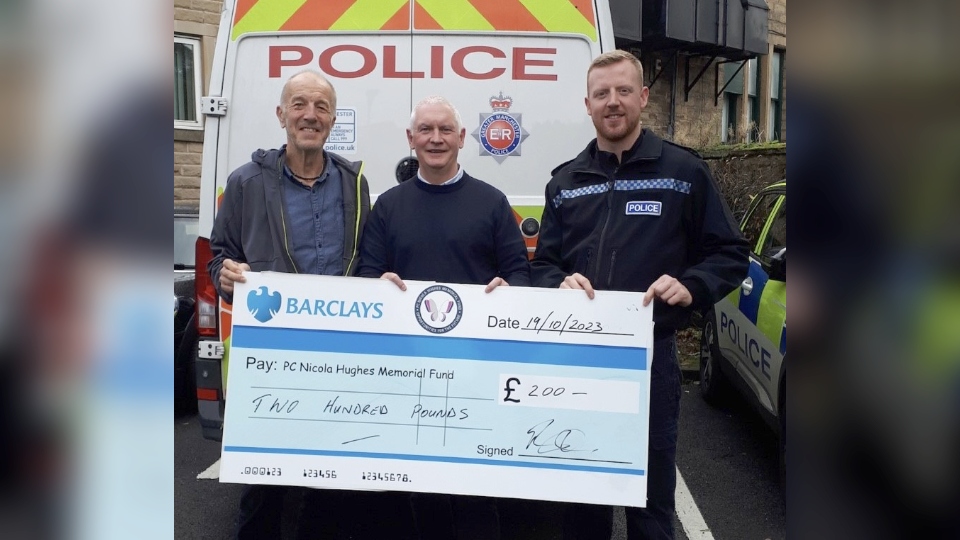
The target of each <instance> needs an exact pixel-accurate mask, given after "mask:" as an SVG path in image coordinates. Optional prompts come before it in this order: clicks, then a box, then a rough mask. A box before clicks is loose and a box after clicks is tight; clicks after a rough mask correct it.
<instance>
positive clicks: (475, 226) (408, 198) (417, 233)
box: [358, 96, 530, 540]
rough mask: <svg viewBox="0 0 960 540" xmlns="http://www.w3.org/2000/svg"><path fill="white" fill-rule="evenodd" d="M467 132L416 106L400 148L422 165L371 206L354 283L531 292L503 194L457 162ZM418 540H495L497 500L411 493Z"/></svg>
mask: <svg viewBox="0 0 960 540" xmlns="http://www.w3.org/2000/svg"><path fill="white" fill-rule="evenodd" d="M465 136H466V130H465V129H464V128H463V123H462V121H461V120H460V113H458V112H457V110H456V108H454V106H453V105H452V104H451V103H450V102H449V101H447V100H446V99H444V98H442V97H439V96H433V97H428V98H425V99H424V100H422V101H421V102H420V103H418V104H417V106H416V107H414V109H413V114H412V115H411V119H410V129H408V130H407V141H408V142H409V143H410V148H411V149H412V150H414V151H415V152H416V154H417V159H418V160H419V162H420V168H419V170H418V171H417V177H416V178H411V179H409V180H407V181H405V182H403V183H401V184H400V185H398V186H395V187H393V188H392V189H390V190H388V191H386V192H385V193H383V194H382V195H380V197H379V198H378V199H377V203H376V204H375V205H374V207H373V210H372V211H371V212H370V217H369V219H368V221H367V225H366V227H365V228H364V231H363V240H362V241H361V243H360V266H359V270H358V272H359V275H360V276H361V277H379V278H383V279H388V280H390V281H392V282H393V283H395V284H396V285H397V286H398V287H400V289H401V290H404V291H405V290H407V286H406V284H404V282H403V280H404V279H412V280H419V281H440V282H446V283H466V284H474V285H484V284H485V285H486V291H487V292H490V291H492V290H494V289H495V288H496V287H498V286H507V285H521V286H528V285H530V266H529V263H528V261H527V249H526V246H525V245H524V242H523V237H522V236H521V235H520V229H519V227H517V222H516V220H515V218H514V217H513V210H512V209H511V208H510V204H509V203H508V202H507V198H506V196H504V194H503V193H501V192H500V191H499V190H497V189H496V188H494V187H493V186H491V185H489V184H486V183H484V182H482V181H480V180H477V179H476V178H473V177H471V176H470V175H468V174H466V173H465V172H464V171H463V168H462V167H460V165H459V164H458V163H457V156H458V155H459V153H460V149H461V148H463V141H464V137H465ZM412 497H413V498H412V506H413V509H414V514H415V517H416V521H417V527H418V529H419V532H420V537H421V539H423V540H429V539H446V538H458V539H459V540H465V539H472V538H477V539H488V540H489V539H493V540H496V539H498V538H500V524H499V516H498V512H497V508H496V501H495V499H488V498H484V497H464V496H456V497H450V496H446V495H432V494H414V495H413V496H412Z"/></svg>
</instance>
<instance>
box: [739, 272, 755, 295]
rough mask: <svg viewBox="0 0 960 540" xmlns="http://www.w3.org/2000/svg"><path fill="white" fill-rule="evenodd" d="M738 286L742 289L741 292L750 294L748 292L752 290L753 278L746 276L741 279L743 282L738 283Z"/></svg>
mask: <svg viewBox="0 0 960 540" xmlns="http://www.w3.org/2000/svg"><path fill="white" fill-rule="evenodd" d="M740 288H741V289H743V294H745V295H747V296H750V293H752V292H753V278H751V277H748V278H747V279H745V280H743V283H741V284H740Z"/></svg>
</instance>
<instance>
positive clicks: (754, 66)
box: [747, 58, 763, 142]
mask: <svg viewBox="0 0 960 540" xmlns="http://www.w3.org/2000/svg"><path fill="white" fill-rule="evenodd" d="M759 88H760V62H757V59H756V58H751V59H750V60H747V107H748V108H749V109H748V111H749V114H750V121H749V124H748V125H747V128H748V129H747V142H758V141H761V140H763V131H762V130H763V126H761V125H760V98H759V96H757V91H758V89H759Z"/></svg>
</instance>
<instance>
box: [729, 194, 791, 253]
mask: <svg viewBox="0 0 960 540" xmlns="http://www.w3.org/2000/svg"><path fill="white" fill-rule="evenodd" d="M785 195H786V193H785V192H783V191H781V190H779V189H770V190H765V191H761V192H760V193H758V194H757V195H756V197H755V198H754V199H753V202H752V203H751V204H750V208H749V209H748V210H747V213H746V214H745V215H744V216H743V219H742V220H740V232H741V233H742V234H743V236H744V238H746V240H747V241H748V242H749V243H750V253H752V254H753V255H754V256H755V257H757V258H758V259H759V258H760V257H759V255H760V254H759V253H758V252H757V251H758V250H760V249H762V244H761V242H762V241H764V240H765V236H764V234H763V233H764V230H765V229H766V227H767V224H768V223H769V222H770V217H771V216H772V215H773V214H774V212H775V210H776V209H777V208H778V204H777V202H778V201H779V200H780V198H781V197H783V196H785ZM764 201H770V202H769V203H766V204H765V202H764ZM758 213H762V214H761V216H760V217H762V219H759V220H758V219H756V218H757V217H758ZM751 220H753V222H754V223H755V224H756V225H757V226H758V230H757V231H756V237H755V238H750V237H749V236H748V234H747V233H748V232H753V231H747V226H748V224H750V222H751Z"/></svg>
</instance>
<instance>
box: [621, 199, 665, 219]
mask: <svg viewBox="0 0 960 540" xmlns="http://www.w3.org/2000/svg"><path fill="white" fill-rule="evenodd" d="M662 206H663V203H661V202H659V201H630V202H628V203H627V215H628V216H659V215H660V209H661V207H662Z"/></svg>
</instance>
